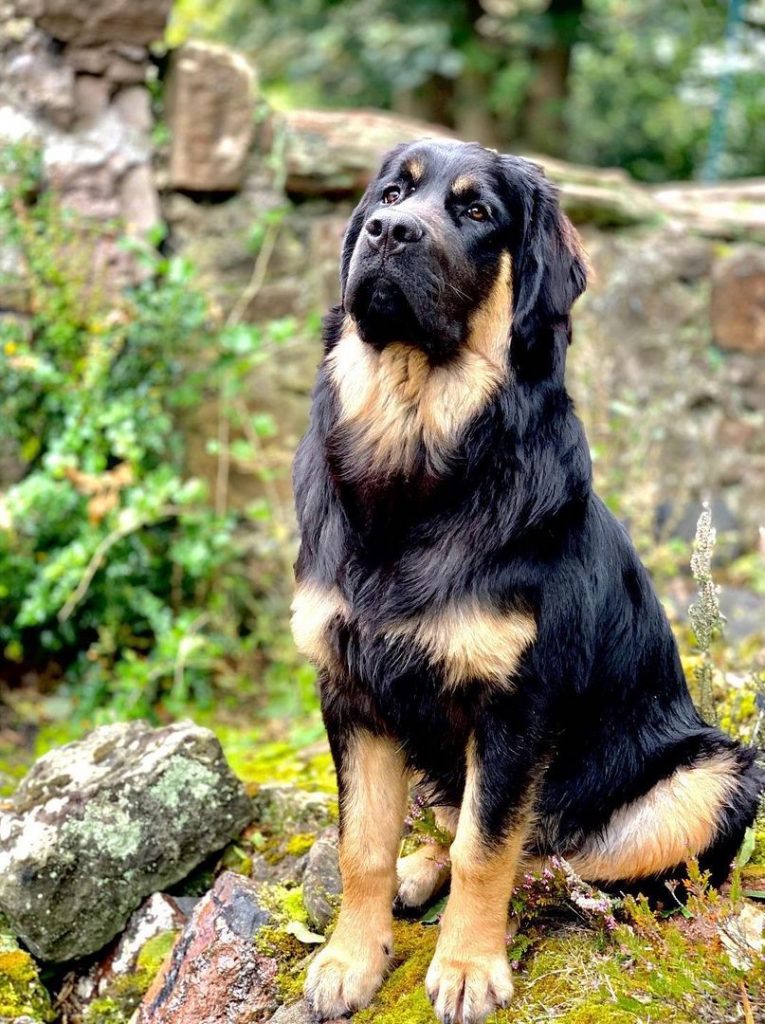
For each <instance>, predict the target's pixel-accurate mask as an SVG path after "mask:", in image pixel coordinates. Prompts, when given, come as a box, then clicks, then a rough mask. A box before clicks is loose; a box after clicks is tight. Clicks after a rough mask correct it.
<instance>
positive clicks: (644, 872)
mask: <svg viewBox="0 0 765 1024" xmlns="http://www.w3.org/2000/svg"><path fill="white" fill-rule="evenodd" d="M753 756H754V755H753V752H751V751H748V750H746V749H745V748H735V747H731V748H725V747H723V748H721V749H720V750H718V751H716V752H714V753H711V754H707V755H706V756H705V757H703V758H700V759H699V760H697V761H696V763H694V764H692V765H689V766H683V767H680V768H677V769H676V770H675V771H674V772H673V773H672V774H671V775H670V776H668V777H667V778H666V779H663V780H662V781H661V782H658V783H656V785H655V786H654V787H653V788H652V789H650V790H649V791H648V792H647V793H646V794H645V795H644V796H641V797H639V798H638V799H637V800H634V801H632V802H631V803H629V804H625V805H624V806H623V807H620V808H619V809H618V810H617V811H615V812H614V813H613V815H612V816H611V819H610V820H609V821H608V823H607V824H606V826H605V828H603V829H602V830H601V831H600V832H599V833H598V834H597V835H595V836H591V837H590V838H589V839H588V840H587V841H586V842H585V843H584V845H583V846H582V848H581V849H579V850H578V851H576V852H575V853H570V854H567V855H566V859H567V860H568V862H569V863H570V864H571V867H572V868H573V869H574V871H576V873H577V874H578V875H579V876H580V877H581V878H584V879H587V880H588V881H595V882H602V883H611V884H613V883H618V882H625V883H626V882H639V881H640V880H641V879H650V878H652V877H655V878H659V877H668V875H669V873H670V872H672V871H675V870H676V871H678V874H681V873H682V872H683V871H684V870H685V867H684V866H685V864H686V863H687V861H688V860H689V858H698V860H699V864H700V866H701V868H702V869H708V870H709V871H710V873H711V876H712V882H713V883H714V884H718V885H719V884H720V883H721V882H722V881H724V879H725V877H726V876H727V874H728V872H729V870H730V864H731V861H732V859H733V857H734V856H735V853H736V850H737V849H738V846H739V845H740V843H741V840H742V838H743V835H744V830H745V829H746V827H747V825H749V824H751V821H752V819H753V817H754V814H755V812H756V808H757V802H758V798H759V791H760V789H761V784H762V776H761V773H760V771H759V769H758V768H757V767H756V765H754V764H753Z"/></svg>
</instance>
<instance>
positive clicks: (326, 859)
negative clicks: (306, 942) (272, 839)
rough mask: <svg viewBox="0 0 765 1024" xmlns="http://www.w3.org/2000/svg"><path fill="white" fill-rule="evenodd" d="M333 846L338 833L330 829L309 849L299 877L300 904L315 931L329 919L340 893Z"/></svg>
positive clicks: (335, 854)
mask: <svg viewBox="0 0 765 1024" xmlns="http://www.w3.org/2000/svg"><path fill="white" fill-rule="evenodd" d="M337 844H338V832H337V828H335V827H334V826H333V827H332V828H328V829H327V830H326V832H324V833H323V834H322V835H320V836H319V838H318V839H317V840H316V842H315V843H314V844H313V846H312V847H311V849H310V850H309V852H308V863H307V864H306V867H305V872H304V874H303V903H304V904H305V909H306V910H307V911H308V917H309V919H310V921H311V924H312V925H313V926H314V927H315V928H318V929H319V931H324V929H325V928H326V927H327V925H328V924H329V922H330V921H331V920H332V917H333V915H334V913H335V910H336V909H337V907H338V904H339V902H340V895H341V893H342V891H343V881H342V878H341V877H340V862H339V860H338V853H337Z"/></svg>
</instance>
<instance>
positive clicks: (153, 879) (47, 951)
mask: <svg viewBox="0 0 765 1024" xmlns="http://www.w3.org/2000/svg"><path fill="white" fill-rule="evenodd" d="M251 817H252V805H251V803H250V801H249V799H248V797H247V796H246V794H245V792H244V789H243V788H242V785H241V783H240V782H239V781H238V780H237V779H236V778H235V777H234V775H233V774H232V772H231V770H230V768H229V767H228V765H227V763H226V760H225V758H224V756H223V752H222V751H221V748H220V744H219V743H218V741H217V739H216V738H215V736H214V735H213V734H212V733H211V732H210V731H209V730H207V729H201V728H199V727H197V726H195V725H194V724H193V723H191V722H181V723H178V724H176V725H172V726H168V727H166V728H162V729H152V728H150V727H149V726H148V725H146V724H145V723H143V722H131V723H126V724H120V725H110V726H103V727H101V728H100V729H96V730H94V732H92V733H90V735H89V736H87V737H86V738H85V739H83V740H81V741H79V742H77V743H70V744H68V745H67V746H65V747H61V748H60V749H58V750H55V751H51V752H50V753H49V754H47V755H45V757H43V758H41V759H40V760H39V761H38V762H37V764H36V765H35V766H34V767H33V768H32V770H31V771H30V772H29V774H28V775H27V776H26V778H25V779H24V780H23V782H22V783H21V785H20V786H19V788H18V790H17V791H16V794H15V795H14V798H13V801H12V804H11V809H10V810H8V811H4V812H2V813H0V909H2V910H3V911H4V912H5V913H6V914H7V916H8V919H9V920H10V923H11V926H12V928H13V930H14V932H15V933H16V934H17V935H19V936H20V937H21V938H22V939H23V940H24V942H25V943H26V945H27V946H28V947H29V948H30V949H31V950H32V952H33V953H35V954H36V955H38V956H40V957H43V958H44V959H48V960H67V959H72V958H74V957H78V956H83V955H85V954H88V953H92V952H95V951H96V950H98V949H100V948H101V947H102V946H103V945H104V944H105V943H107V942H108V941H109V940H110V939H111V938H113V937H114V935H116V934H117V932H119V931H120V930H121V929H122V928H123V927H124V925H125V922H126V921H127V919H128V917H129V915H130V913H131V912H132V911H133V910H135V909H136V907H137V906H138V905H139V904H140V902H141V901H142V900H143V899H144V898H145V897H146V896H147V895H149V894H150V893H152V892H156V891H158V890H160V889H162V888H164V887H166V886H168V885H172V884H173V883H175V882H178V881H180V880H181V879H182V878H183V877H184V876H185V875H187V874H188V873H189V872H190V871H191V870H192V868H194V867H196V865H198V864H199V863H200V862H201V861H202V860H203V859H204V858H205V857H206V856H207V855H208V854H210V853H212V852H213V851H215V850H217V849H220V848H221V847H222V846H223V845H225V843H226V842H227V840H229V839H230V838H232V837H234V836H236V835H237V834H238V833H239V832H240V831H241V829H242V828H243V827H244V825H245V824H247V822H248V821H249V820H250V819H251Z"/></svg>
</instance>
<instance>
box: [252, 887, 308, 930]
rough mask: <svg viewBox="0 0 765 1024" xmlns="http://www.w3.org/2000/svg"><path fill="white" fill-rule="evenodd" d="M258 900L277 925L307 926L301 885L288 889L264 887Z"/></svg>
mask: <svg viewBox="0 0 765 1024" xmlns="http://www.w3.org/2000/svg"><path fill="white" fill-rule="evenodd" d="M260 899H261V900H262V903H263V906H264V907H266V909H267V910H270V911H271V913H272V915H273V917H274V920H275V922H276V924H277V926H278V925H285V924H288V923H289V922H290V921H300V923H301V924H305V925H307V924H308V912H307V911H306V909H305V904H304V903H303V887H302V886H301V885H298V886H295V887H294V888H288V887H287V886H286V885H264V886H263V888H262V890H261V893H260Z"/></svg>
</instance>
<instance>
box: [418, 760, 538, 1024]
mask: <svg viewBox="0 0 765 1024" xmlns="http://www.w3.org/2000/svg"><path fill="white" fill-rule="evenodd" d="M477 808H478V767H477V765H476V763H475V757H474V754H473V747H472V742H471V744H470V745H469V746H468V751H467V779H466V784H465V795H464V798H463V801H462V807H461V809H460V816H459V824H458V826H457V836H456V838H455V840H454V843H453V844H452V847H451V855H452V889H451V895H450V896H449V902H448V903H447V906H446V912H445V913H444V917H443V920H442V922H441V934H440V936H439V940H438V945H437V946H436V953H435V956H434V957H433V961H432V963H431V965H430V968H429V969H428V974H427V977H426V979H425V986H426V988H427V991H428V995H429V997H430V999H431V1002H432V1003H433V1005H434V1007H435V1010H436V1014H437V1015H438V1017H439V1019H440V1020H441V1021H449V1022H450V1024H480V1022H481V1021H483V1020H485V1019H486V1017H487V1016H488V1015H489V1014H490V1013H492V1012H493V1011H494V1010H495V1009H496V1008H497V1007H499V1006H506V1005H507V1004H508V1003H509V1001H510V999H511V997H512V994H513V982H512V977H511V972H510V965H509V963H508V960H507V950H506V946H505V937H506V932H507V915H508V903H509V901H510V895H511V893H512V890H513V883H514V881H515V877H516V873H517V869H518V863H519V860H520V857H521V853H522V849H523V844H524V842H525V840H526V837H527V835H528V833H529V827H530V821H529V818H530V816H529V814H528V813H525V814H524V815H523V820H522V821H521V822H520V823H519V824H518V826H517V827H516V828H514V829H512V830H511V831H510V832H509V834H508V835H507V836H506V838H505V840H504V842H503V843H502V844H501V845H500V846H499V847H498V848H496V849H488V848H487V847H486V846H485V844H484V842H483V837H482V835H481V828H480V824H479V822H478V820H477Z"/></svg>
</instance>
